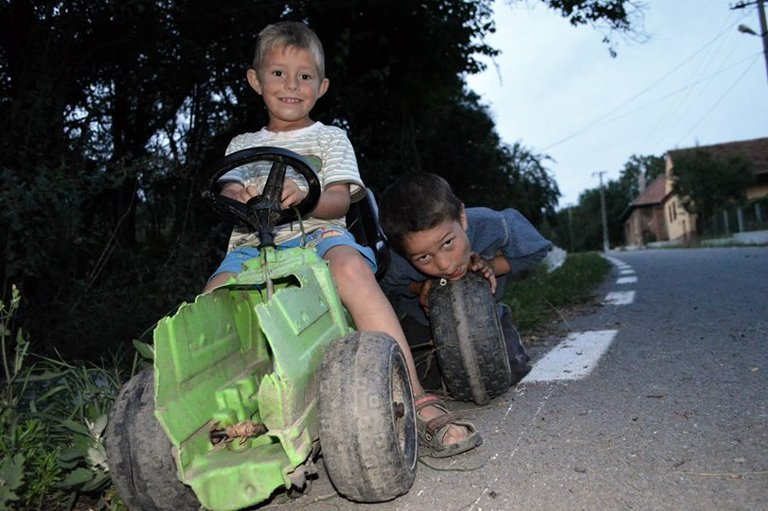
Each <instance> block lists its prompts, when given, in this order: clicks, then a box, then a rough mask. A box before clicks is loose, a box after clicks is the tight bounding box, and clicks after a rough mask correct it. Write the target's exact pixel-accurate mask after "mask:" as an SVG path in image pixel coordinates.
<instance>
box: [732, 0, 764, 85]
mask: <svg viewBox="0 0 768 511" xmlns="http://www.w3.org/2000/svg"><path fill="white" fill-rule="evenodd" d="M751 4H752V2H750V3H747V2H741V3H739V4H738V5H735V6H734V7H733V8H734V9H743V8H744V7H746V6H747V5H751ZM755 4H757V17H758V19H759V20H760V33H759V34H758V33H757V32H755V31H754V30H752V29H751V28H750V27H748V26H747V25H743V24H742V25H739V26H738V30H739V32H741V33H743V34H749V35H756V36H758V37H760V38H761V39H762V40H763V56H764V57H765V72H766V75H768V28H767V27H766V22H765V5H764V4H763V0H756V1H755Z"/></svg>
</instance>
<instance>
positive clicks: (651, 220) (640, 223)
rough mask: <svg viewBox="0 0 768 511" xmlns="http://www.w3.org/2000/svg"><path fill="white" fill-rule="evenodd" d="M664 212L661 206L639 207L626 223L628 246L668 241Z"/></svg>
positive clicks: (625, 232)
mask: <svg viewBox="0 0 768 511" xmlns="http://www.w3.org/2000/svg"><path fill="white" fill-rule="evenodd" d="M667 239H669V238H668V237H667V230H666V224H665V223H664V210H663V208H662V207H661V206H645V207H637V208H635V209H634V210H633V211H632V213H631V214H630V215H629V218H628V219H627V220H626V221H625V222H624V240H625V243H626V244H627V245H631V246H638V247H639V246H644V245H646V244H647V243H649V242H653V241H666V240H667Z"/></svg>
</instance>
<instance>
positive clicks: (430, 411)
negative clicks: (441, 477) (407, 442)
mask: <svg viewBox="0 0 768 511" xmlns="http://www.w3.org/2000/svg"><path fill="white" fill-rule="evenodd" d="M414 404H415V405H416V423H417V426H418V432H419V440H421V442H420V444H421V448H422V449H424V450H425V451H426V452H425V454H426V455H427V456H433V457H435V458H443V457H446V456H453V455H455V454H460V453H462V452H466V451H468V450H470V449H473V448H475V447H477V446H478V445H480V444H481V443H482V442H483V439H482V438H481V437H480V434H479V433H478V432H477V430H475V426H474V425H473V424H472V423H471V422H467V421H464V420H460V418H459V417H458V416H457V415H456V414H452V413H450V412H449V411H448V409H447V408H446V407H445V404H444V403H443V402H442V400H441V399H440V398H439V397H437V396H434V395H430V394H423V395H421V396H419V397H417V398H415V400H414Z"/></svg>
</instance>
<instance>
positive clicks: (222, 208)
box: [203, 146, 320, 245]
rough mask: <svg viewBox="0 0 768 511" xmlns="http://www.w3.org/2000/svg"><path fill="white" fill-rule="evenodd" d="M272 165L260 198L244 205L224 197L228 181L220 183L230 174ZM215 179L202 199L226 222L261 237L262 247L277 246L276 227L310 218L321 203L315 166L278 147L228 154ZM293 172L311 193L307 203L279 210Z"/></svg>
mask: <svg viewBox="0 0 768 511" xmlns="http://www.w3.org/2000/svg"><path fill="white" fill-rule="evenodd" d="M261 162H271V163H272V165H271V168H270V170H269V175H268V176H267V180H266V183H265V184H264V189H263V190H262V191H261V195H258V196H256V197H253V198H251V199H250V200H249V201H248V202H246V203H242V202H240V201H238V200H235V199H230V198H229V197H225V196H223V195H221V190H222V188H223V186H224V184H225V183H226V182H227V181H224V182H222V181H220V179H221V177H222V176H224V174H226V173H227V172H229V171H230V170H232V169H235V168H237V167H240V166H243V165H247V164H255V163H261ZM213 168H214V169H215V171H214V173H213V176H211V179H210V180H209V181H208V187H207V189H206V190H205V191H203V199H205V200H206V201H207V202H208V203H209V204H210V206H211V207H212V208H213V209H214V211H216V212H217V213H219V214H220V215H221V216H222V217H224V219H226V220H229V221H231V222H234V223H235V224H237V225H241V226H245V227H247V228H248V229H251V230H252V231H254V232H256V233H258V236H259V240H260V241H261V244H262V245H274V230H275V227H276V226H278V225H281V224H285V223H288V222H291V221H294V220H296V219H297V218H298V217H299V215H300V216H302V217H304V216H306V215H308V214H309V213H310V212H311V211H312V210H313V209H315V206H317V202H318V200H319V199H320V178H319V177H318V176H317V172H316V171H315V169H314V168H313V167H312V164H311V163H310V162H309V161H308V160H306V159H305V158H304V157H302V156H300V155H298V154H296V153H294V152H293V151H289V150H287V149H282V148H279V147H266V146H265V147H252V148H249V149H243V150H241V151H236V152H234V153H231V154H228V155H227V156H225V157H224V158H222V159H220V160H219V161H218V162H216V163H215V164H214V166H213ZM288 168H292V169H293V170H295V171H296V172H297V173H298V174H299V175H300V176H302V177H303V178H304V179H306V181H307V186H308V187H309V191H308V193H307V195H306V197H304V199H303V200H302V201H301V202H300V203H298V204H296V205H294V206H293V207H291V208H288V209H281V208H280V197H281V196H282V193H283V181H284V180H285V174H286V170H287V169H288Z"/></svg>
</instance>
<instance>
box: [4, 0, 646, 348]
mask: <svg viewBox="0 0 768 511" xmlns="http://www.w3.org/2000/svg"><path fill="white" fill-rule="evenodd" d="M542 1H543V2H544V3H546V4H547V5H549V6H551V7H553V8H555V9H559V10H561V11H562V12H563V14H564V16H566V17H567V19H569V21H570V22H571V23H574V24H577V25H578V24H593V23H595V22H597V21H599V20H603V21H606V22H607V23H608V24H609V27H610V28H613V29H616V30H620V31H621V30H628V27H629V13H628V11H626V10H625V9H624V7H625V6H631V5H632V3H633V2H631V1H629V0H623V1H619V0H612V1H611V2H608V3H606V2H605V1H604V0H570V1H567V2H563V1H559V0H542ZM491 8H492V2H491V0H474V1H467V0H425V1H422V2H413V1H403V2H390V1H385V0H365V1H362V0H356V1H352V2H350V1H343V2H342V1H341V0H329V1H324V2H319V1H313V0H297V1H293V0H292V1H274V0H260V1H258V2H254V1H250V0H237V1H232V2H224V3H221V4H220V5H217V6H216V8H215V9H212V8H211V6H210V2H206V1H203V0H178V1H174V2H167V1H159V0H137V1H133V2H120V1H116V0H103V1H100V2H88V1H85V0H56V1H49V0H23V1H22V0H7V1H5V2H0V118H2V119H3V122H4V126H3V130H0V201H2V204H3V208H2V210H0V239H2V240H3V247H4V248H3V259H2V261H1V262H0V265H2V271H3V279H4V280H3V292H7V291H8V289H9V288H10V284H11V283H16V284H17V285H18V286H19V287H20V288H21V289H22V292H23V295H24V296H25V298H26V299H27V300H28V302H27V304H26V305H25V308H24V313H23V314H22V316H21V318H20V319H22V320H24V321H25V325H24V326H27V327H29V328H28V329H29V331H30V334H31V336H32V339H33V341H35V342H37V343H40V344H43V345H47V346H50V347H53V346H56V347H57V348H58V349H60V350H62V351H66V350H70V351H71V352H74V353H76V354H78V355H88V354H89V353H90V352H91V351H96V350H97V349H99V348H103V347H105V346H106V347H109V346H112V345H114V344H115V343H116V342H124V341H126V340H129V339H131V338H133V337H137V336H139V335H141V334H142V332H143V331H145V330H146V328H147V325H148V324H150V323H151V322H152V321H154V320H155V319H157V318H158V317H160V316H161V315H163V314H164V313H166V312H167V311H168V310H169V309H171V308H172V307H173V306H174V305H175V304H176V303H178V301H179V300H180V299H189V298H192V297H193V296H194V294H195V293H196V292H197V290H198V289H199V288H200V286H201V284H202V282H203V281H204V279H205V278H206V276H207V274H208V272H209V271H210V270H211V268H212V267H213V265H214V264H215V261H216V260H218V259H219V258H220V257H221V252H222V251H223V250H224V245H225V243H224V242H225V238H226V227H223V226H222V225H221V224H220V223H219V222H218V221H217V220H216V219H215V218H214V216H213V215H212V214H210V212H208V211H207V209H206V208H204V207H203V206H202V204H201V201H200V198H199V191H200V189H201V187H202V183H203V182H204V181H205V179H206V177H207V176H206V175H205V174H206V172H207V171H206V169H207V167H208V165H209V164H210V163H211V162H212V161H213V160H214V159H216V158H217V157H219V156H220V155H221V154H222V152H223V148H224V147H225V146H226V143H227V140H229V139H230V138H231V136H232V135H234V134H236V133H239V132H243V131H247V130H254V129H258V127H259V126H261V125H263V124H264V122H265V114H264V111H263V108H262V106H261V104H260V102H259V100H258V98H257V97H256V95H255V94H253V92H252V91H250V90H249V89H248V87H247V85H246V83H245V80H244V74H245V70H246V68H247V67H248V64H249V62H250V60H251V58H252V53H253V43H254V40H255V36H256V32H257V31H258V29H259V28H261V27H263V26H265V25H266V24H267V23H270V22H273V21H276V20H279V19H294V20H303V21H306V22H308V23H309V24H310V26H312V27H313V28H314V29H315V30H316V31H317V32H318V34H319V35H320V37H321V39H322V40H323V43H324V46H325V49H326V54H327V56H328V59H327V60H328V62H327V71H328V74H329V76H330V78H331V82H332V86H331V89H330V91H329V93H328V94H327V95H326V96H325V97H324V98H323V100H322V101H321V102H320V103H319V104H318V107H317V109H316V112H315V113H316V118H317V119H318V120H321V121H323V122H326V123H329V124H336V125H339V126H342V127H344V128H346V129H347V130H348V131H349V134H350V138H351V139H352V141H353V143H354V145H355V148H356V151H357V154H358V157H359V164H360V168H361V172H362V174H363V178H364V180H365V181H366V183H368V184H369V185H372V186H373V187H375V188H379V189H381V188H382V187H383V186H385V185H386V184H387V183H388V182H391V181H392V179H393V178H394V177H395V176H397V175H400V174H402V173H404V172H407V171H410V170H418V169H421V170H439V171H445V172H446V173H448V174H451V173H452V172H454V170H455V173H453V174H451V175H452V180H453V182H455V183H456V186H457V188H458V189H459V191H460V192H461V193H465V194H466V196H467V199H466V200H468V201H472V202H474V203H483V202H485V203H486V204H488V203H491V202H494V201H497V202H498V203H502V202H504V201H507V202H506V204H509V203H510V202H511V203H513V204H515V203H517V204H520V205H521V207H522V208H525V209H526V212H527V213H528V214H530V215H531V217H532V218H539V217H544V216H546V215H547V214H548V212H551V209H552V208H553V207H554V206H553V204H554V202H553V201H554V200H556V199H555V198H556V194H557V190H556V186H555V185H554V182H553V181H551V179H550V178H549V176H548V173H547V171H546V169H545V167H544V163H545V162H546V157H545V156H541V155H536V154H535V153H533V152H532V151H530V150H528V149H526V148H525V147H524V146H523V145H522V144H519V145H518V144H515V145H514V146H512V147H507V146H505V145H504V144H502V143H501V142H500V140H499V138H498V136H497V135H496V134H495V132H494V127H493V121H492V119H491V118H490V116H489V115H488V113H487V111H486V110H485V109H484V108H483V107H482V105H480V104H479V102H478V101H477V98H476V97H473V96H472V94H471V93H470V92H468V91H466V90H465V81H464V77H465V76H466V75H467V74H469V73H474V72H477V71H479V70H481V69H482V68H483V64H482V63H481V61H480V59H479V58H480V57H481V56H491V57H492V56H493V55H495V50H494V49H493V48H491V47H490V46H489V45H487V44H486V43H485V40H484V38H485V36H486V35H487V34H489V33H491V32H493V30H494V26H493V21H492V10H491ZM468 169H471V171H472V175H473V176H476V178H475V179H473V183H472V184H468V183H465V182H462V181H461V179H465V176H466V173H467V170H468ZM474 185H477V186H475V187H474V188H473V186H474ZM496 185H498V186H496ZM499 192H501V193H499ZM33 319H34V320H33Z"/></svg>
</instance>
